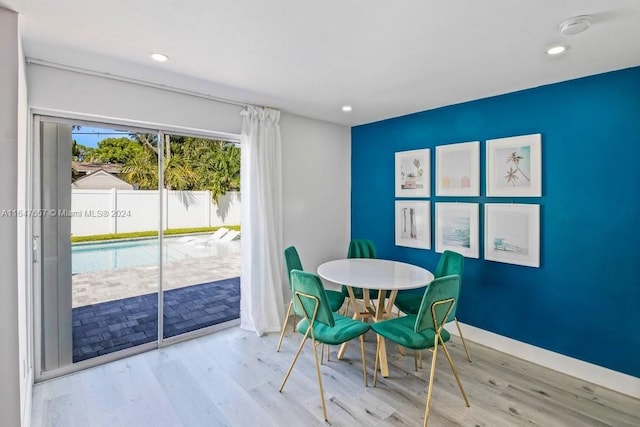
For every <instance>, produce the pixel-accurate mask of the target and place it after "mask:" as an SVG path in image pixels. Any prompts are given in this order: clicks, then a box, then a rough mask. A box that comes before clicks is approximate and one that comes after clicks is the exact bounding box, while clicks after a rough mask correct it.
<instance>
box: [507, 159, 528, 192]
mask: <svg viewBox="0 0 640 427" xmlns="http://www.w3.org/2000/svg"><path fill="white" fill-rule="evenodd" d="M522 159H524V157H522V156H520V155H518V153H517V152H515V151H514V152H513V153H511V155H509V156H508V157H507V162H506V163H509V162H512V163H513V164H514V165H516V169H517V170H518V172H520V173H521V174H522V176H523V177H524V178H525V179H526V180H527V181H529V182H531V180H530V179H529V177H528V176H527V175H525V173H524V172H522V169H520V160H522ZM510 172H511V171H509V172H508V173H510ZM514 173H515V171H514ZM510 176H511V175H507V176H506V177H505V178H507V182H511V178H510ZM515 179H518V177H517V176H516V177H515ZM515 179H514V184H513V185H515Z"/></svg>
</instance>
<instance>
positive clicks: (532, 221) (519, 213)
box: [484, 203, 540, 267]
mask: <svg viewBox="0 0 640 427" xmlns="http://www.w3.org/2000/svg"><path fill="white" fill-rule="evenodd" d="M484 218H485V232H484V235H485V241H484V258H485V259H486V260H489V261H498V262H505V263H508V264H517V265H527V266H529V267H540V205H528V204H527V205H525V204H515V203H487V204H485V205H484Z"/></svg>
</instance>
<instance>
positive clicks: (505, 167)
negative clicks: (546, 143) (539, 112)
mask: <svg viewBox="0 0 640 427" xmlns="http://www.w3.org/2000/svg"><path fill="white" fill-rule="evenodd" d="M541 139H542V138H541V135H540V134H539V133H538V134H533V135H523V136H514V137H510V138H500V139H491V140H488V141H487V168H486V173H487V196H489V197H493V196H495V197H509V196H524V197H527V196H528V197H536V196H542V148H541Z"/></svg>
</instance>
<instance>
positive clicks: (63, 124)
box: [33, 117, 240, 379]
mask: <svg viewBox="0 0 640 427" xmlns="http://www.w3.org/2000/svg"><path fill="white" fill-rule="evenodd" d="M34 130H35V132H34V134H35V135H36V138H35V141H34V153H35V155H34V170H35V171H36V173H35V176H34V179H33V187H34V188H33V189H34V193H33V194H34V195H35V196H34V201H33V204H34V207H36V208H37V209H36V211H38V212H39V215H37V216H35V215H34V218H33V248H34V266H33V269H34V270H33V277H34V281H35V283H34V289H35V291H36V292H35V295H36V298H35V299H36V307H35V312H36V315H35V316H36V319H35V320H36V322H35V323H36V336H37V342H36V346H37V351H36V353H37V355H38V359H39V360H37V361H36V366H37V368H38V372H37V377H38V379H46V378H48V377H52V376H56V375H59V374H63V373H66V372H69V371H73V370H76V369H79V368H82V367H86V366H91V365H95V364H97V363H101V362H104V361H107V360H111V359H113V358H119V357H122V355H126V354H131V353H134V352H138V351H142V350H146V349H150V348H155V347H157V346H158V345H162V343H163V341H164V340H165V339H168V340H169V341H171V340H175V339H178V338H179V337H180V336H182V335H183V334H185V333H194V332H195V331H198V330H202V329H203V328H204V329H206V330H207V331H210V330H212V328H216V327H220V325H225V326H226V325H228V322H230V321H231V322H234V321H235V322H236V323H237V319H238V318H239V306H240V304H239V300H240V286H239V276H240V241H239V238H240V233H239V218H240V212H239V208H240V206H239V200H240V195H239V192H238V191H237V190H238V189H239V164H240V161H239V155H240V153H239V148H238V147H236V146H235V145H234V144H230V143H228V142H224V141H213V140H207V139H202V138H194V137H187V136H178V135H166V134H164V133H163V132H161V131H152V130H144V129H134V128H125V129H122V128H120V127H116V126H109V125H104V124H95V123H88V122H76V121H69V120H65V119H56V118H45V117H36V118H35V129H34ZM230 190H231V191H230ZM233 190H235V191H233ZM225 220H226V221H227V222H225Z"/></svg>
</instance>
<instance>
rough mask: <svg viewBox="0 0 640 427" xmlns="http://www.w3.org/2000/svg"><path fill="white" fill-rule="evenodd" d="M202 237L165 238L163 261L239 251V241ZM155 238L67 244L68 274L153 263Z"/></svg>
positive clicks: (157, 246) (156, 253)
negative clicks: (221, 240)
mask: <svg viewBox="0 0 640 427" xmlns="http://www.w3.org/2000/svg"><path fill="white" fill-rule="evenodd" d="M207 237H208V236H204V237H165V238H164V239H163V252H162V260H163V263H170V262H176V261H181V260H184V259H188V258H201V257H210V256H225V255H230V254H234V253H239V252H240V241H239V240H234V241H231V242H219V241H214V240H212V239H208V238H207ZM158 249H159V244H158V239H157V238H152V239H142V240H127V241H121V242H103V243H80V244H74V245H72V247H71V267H72V273H73V274H77V273H92V272H98V271H109V270H116V269H119V268H127V267H139V266H156V265H158V260H159V257H160V255H159V253H158V252H159V251H158Z"/></svg>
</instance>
